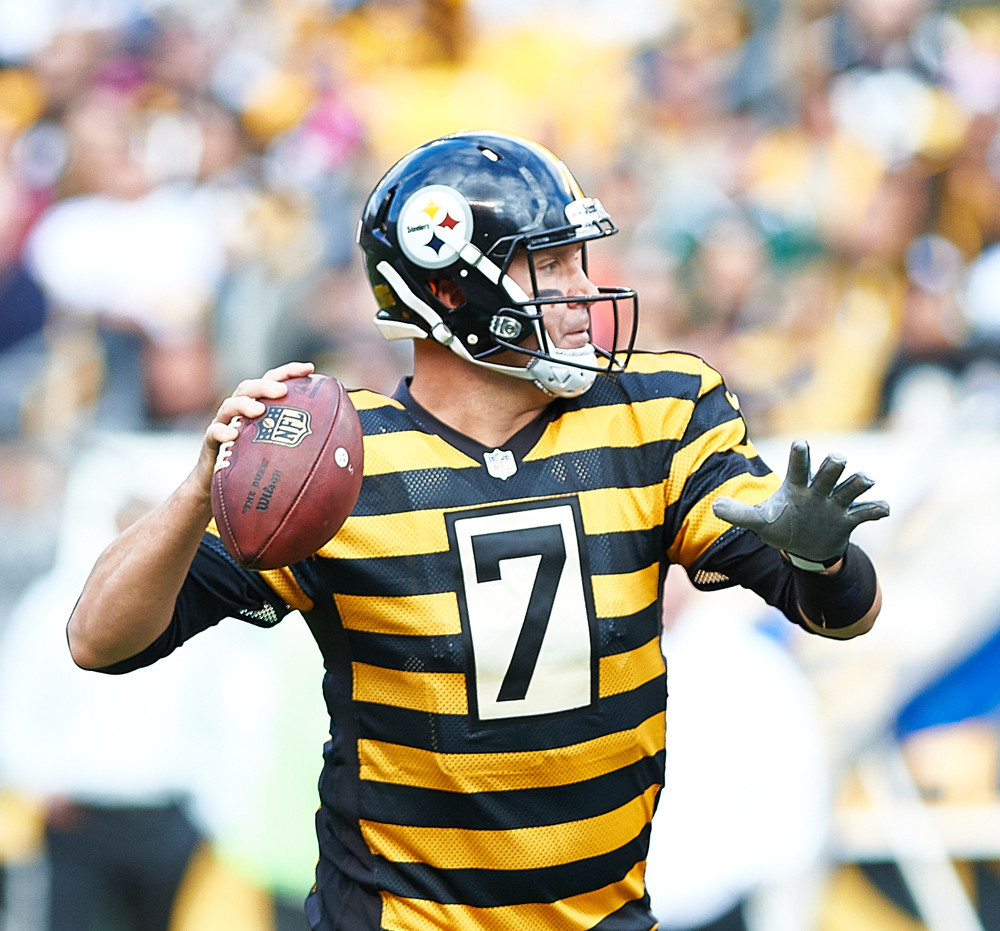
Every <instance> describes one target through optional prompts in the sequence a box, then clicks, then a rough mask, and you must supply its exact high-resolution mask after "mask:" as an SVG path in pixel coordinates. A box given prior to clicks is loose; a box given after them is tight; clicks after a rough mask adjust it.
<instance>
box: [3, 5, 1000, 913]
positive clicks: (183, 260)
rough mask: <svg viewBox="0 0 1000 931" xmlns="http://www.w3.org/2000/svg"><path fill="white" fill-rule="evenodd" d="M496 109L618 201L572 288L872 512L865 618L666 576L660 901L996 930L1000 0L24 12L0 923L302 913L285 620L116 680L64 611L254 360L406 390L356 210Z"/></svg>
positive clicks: (12, 321)
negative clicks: (624, 318)
mask: <svg viewBox="0 0 1000 931" xmlns="http://www.w3.org/2000/svg"><path fill="white" fill-rule="evenodd" d="M476 128H497V129H503V130H507V131H511V132H516V133H518V134H521V135H525V136H528V137H531V138H534V139H537V140H539V141H542V142H544V143H545V144H546V145H548V146H549V147H550V148H551V149H552V150H553V151H555V152H556V153H557V154H558V155H559V156H560V157H562V158H563V159H564V160H565V161H566V162H567V163H568V164H569V165H570V167H571V168H572V170H573V171H574V172H575V174H576V175H577V177H578V179H579V180H580V181H581V183H582V185H583V187H584V189H585V190H586V191H587V192H588V193H589V194H592V195H595V196H598V197H600V198H601V200H602V201H603V202H604V204H605V205H606V206H607V207H608V209H609V210H610V212H611V213H612V215H613V216H614V217H615V219H616V221H617V222H618V225H619V226H620V228H621V233H620V234H619V235H618V236H616V237H614V238H613V239H612V240H610V241H608V242H607V243H602V244H601V246H600V247H599V248H595V249H593V250H592V251H591V265H592V269H591V270H592V273H593V274H592V277H594V278H595V279H596V280H597V281H598V283H601V284H627V285H631V286H634V287H635V288H637V289H638V291H639V294H640V304H641V307H642V311H641V325H640V333H641V336H640V345H641V346H642V347H643V348H648V349H667V348H678V349H683V350H687V351H691V352H695V353H697V354H699V355H701V356H703V357H704V358H706V359H707V360H708V361H709V362H710V363H711V364H713V365H714V366H716V367H717V368H719V369H720V370H721V371H722V372H723V373H724V374H725V376H726V378H727V381H728V384H729V387H730V388H731V389H732V390H733V391H735V392H736V393H737V394H738V395H739V397H740V399H741V402H742V407H743V410H744V413H745V415H746V417H747V419H748V421H749V423H750V427H751V431H752V433H753V435H754V436H755V438H756V439H757V440H758V445H759V446H760V448H761V450H762V452H763V453H764V455H765V458H766V459H767V460H768V461H769V462H770V464H771V465H772V467H774V468H775V469H776V470H777V471H779V472H782V471H783V470H784V467H785V457H786V455H787V452H786V450H787V445H788V440H789V439H790V438H791V437H793V436H805V437H807V438H808V439H809V440H810V441H811V443H812V447H813V455H814V461H816V462H818V461H819V458H821V457H822V455H824V454H825V453H827V452H830V451H838V452H842V453H845V454H847V455H848V464H849V468H851V467H853V468H856V469H864V470H865V471H867V472H869V473H870V474H871V475H872V476H873V477H875V479H876V480H877V484H876V488H875V490H874V492H873V494H875V495H877V496H879V497H884V498H886V499H888V500H889V501H890V503H891V505H892V516H891V517H890V518H889V519H888V520H886V521H882V522H880V523H879V524H877V525H870V526H866V527H862V528H861V529H860V531H859V532H858V534H857V536H856V539H857V540H858V542H860V543H862V545H864V546H865V547H866V548H867V549H868V550H869V551H870V552H871V553H872V555H873V556H874V558H875V562H876V564H877V566H878V568H879V571H880V575H881V577H882V584H883V588H884V590H885V607H884V609H883V614H882V617H881V619H880V621H879V623H878V625H877V626H876V628H875V630H874V631H873V632H872V633H871V634H869V635H868V636H866V637H864V638H861V639H860V640H857V641H852V642H850V643H838V642H829V641H822V640H819V639H818V638H810V637H808V636H806V635H805V634H803V633H801V632H800V631H798V630H797V629H794V628H792V627H791V625H789V624H787V623H786V622H784V621H782V620H780V619H777V618H775V617H774V616H773V614H772V613H770V612H769V611H768V610H766V609H765V608H763V607H762V606H761V605H760V604H759V603H758V602H757V601H756V600H755V599H754V598H753V597H752V596H750V597H749V598H748V597H747V596H745V594H744V593H742V592H739V591H737V592H725V593H716V594H712V595H709V596H702V595H699V594H698V593H696V592H694V591H693V590H692V589H690V587H689V586H688V585H687V584H686V581H685V580H684V579H678V578H675V574H672V575H671V578H670V580H669V581H668V585H667V591H666V596H665V600H664V619H665V625H664V628H665V630H664V648H665V651H666V655H667V657H668V663H669V668H670V685H671V705H670V710H669V715H668V722H669V723H668V731H669V734H668V748H669V757H668V777H667V786H666V789H665V791H664V793H663V796H662V801H661V805H660V810H659V811H658V814H657V818H656V826H655V830H654V836H653V848H652V851H651V854H650V859H649V864H648V876H649V884H650V888H651V890H652V894H653V897H654V898H653V901H654V906H655V908H656V911H657V913H658V916H659V917H660V920H661V927H662V928H664V929H677V931H681V929H683V931H693V929H713V931H743V929H747V931H813V929H815V931H869V929H871V931H896V929H898V931H921V929H927V931H966V929H969V931H975V929H986V931H989V929H997V928H1000V873H998V869H997V863H998V861H1000V798H998V746H1000V741H998V734H1000V731H998V724H1000V719H998V715H997V710H998V707H1000V559H998V556H1000V544H998V540H997V538H998V533H997V528H998V527H1000V502H998V500H997V494H996V488H995V484H994V483H995V481H996V479H997V477H998V476H1000V473H998V469H997V458H998V452H1000V8H998V7H997V6H996V5H995V4H993V3H966V2H960V0H952V2H934V0H617V2H615V3H607V2H597V0H574V2H571V0H532V2H525V0H395V2H393V0H370V2H363V0H361V2H346V0H345V2H338V0H213V2H212V3H204V2H199V0H32V2H30V3H25V2H24V0H0V397H2V399H3V403H2V404H0V469H2V471H0V522H2V523H0V527H2V530H3V532H2V533H0V931H14V929H16V931H46V929H50V928H51V929H52V931H131V929H135V931H155V929H157V928H164V929H168V928H169V931H201V929H206V931H207V929H212V931H217V929H227V931H228V929H240V931H255V929H258V928H259V929H261V931H272V929H273V931H292V929H298V931H305V928H306V924H305V919H304V917H303V915H302V908H301V901H302V899H303V897H304V896H305V894H306V892H307V891H308V888H309V886H310V884H311V871H312V867H313V863H314V861H315V856H316V853H315V843H314V841H313V839H312V813H313V811H314V808H315V804H316V801H315V782H316V778H317V775H318V771H319V767H320V749H321V744H322V741H323V735H324V732H325V728H326V722H325V721H324V717H323V709H322V700H321V695H320V677H321V674H322V670H321V665H320V661H319V657H318V655H316V651H315V649H314V648H313V647H312V646H311V643H310V642H309V638H308V634H307V633H305V632H304V625H302V624H301V623H298V624H297V623H296V622H295V620H294V619H292V618H290V619H288V620H287V621H286V622H284V623H283V624H281V625H279V627H278V628H277V629H276V630H274V631H272V632H270V633H263V632H261V631H257V630H253V629H249V628H247V627H246V626H245V625H241V624H238V623H236V622H232V623H229V624H223V625H220V627H219V628H216V629H213V630H212V631H209V632H207V633H206V634H204V635H203V636H202V637H199V638H197V640H196V641H193V642H192V643H190V644H188V645H186V646H185V648H184V650H182V651H180V652H179V653H178V654H176V655H175V656H174V657H171V660H170V662H169V663H162V664H159V666H158V667H154V668H153V669H150V670H145V671H142V672H139V673H134V674H132V675H130V676H128V677H126V678H125V679H114V680H107V679H104V678H103V677H100V676H94V675H91V674H85V673H82V672H80V671H78V670H76V669H75V668H74V667H73V665H72V663H71V661H70V659H69V655H68V652H67V651H66V648H65V641H64V634H63V628H64V625H65V621H66V618H67V616H68V613H69V611H70V610H71V608H72V605H73V601H74V599H75V597H76V594H77V593H78V592H79V589H80V586H81V585H82V582H83V579H84V578H85V576H86V572H87V570H88V568H89V566H90V565H91V563H92V561H93V559H94V558H95V557H96V555H97V554H98V553H99V552H100V550H101V549H102V548H103V546H104V545H105V544H106V543H107V542H108V541H109V540H110V539H111V537H112V536H113V534H114V533H115V532H117V530H118V529H120V528H121V527H124V526H126V525H127V523H128V522H129V521H130V520H132V519H134V518H135V517H136V516H137V515H138V514H140V513H142V510H143V508H148V507H149V506H151V505H152V504H153V503H155V502H157V501H158V500H160V499H161V498H162V497H163V496H164V495H165V494H166V493H168V492H169V490H170V489H171V488H172V487H174V486H175V485H176V484H177V483H178V482H179V481H180V480H181V478H183V476H184V475H185V474H186V472H187V470H188V469H189V468H190V466H191V465H192V464H193V461H194V455H195V451H196V450H197V446H198V442H199V439H200V435H201V432H202V430H203V428H204V426H205V424H206V423H207V420H208V419H209V418H210V417H211V415H212V413H213V412H214V410H215V409H216V407H217V405H218V402H219V400H220V399H221V398H222V397H224V396H225V395H226V394H228V393H229V392H230V390H231V389H232V388H233V387H234V386H235V384H236V383H237V382H238V381H239V380H240V379H241V378H243V377H247V376H252V375H256V374H259V373H260V372H262V371H263V370H264V369H266V368H267V367H269V366H271V365H273V364H277V363H279V362H283V361H287V360H289V359H312V360H313V361H315V362H316V364H317V367H318V368H319V370H321V371H327V372H329V373H331V374H335V375H337V376H338V377H340V378H341V379H342V380H343V381H344V382H345V383H347V384H348V385H349V386H352V387H354V386H365V387H370V388H374V389H377V390H382V391H387V392H391V391H392V390H393V388H394V387H395V385H396V383H397V381H398V379H399V378H400V377H401V375H402V374H404V373H405V372H406V371H407V369H408V365H409V356H408V349H407V348H406V347H405V346H404V347H402V348H400V347H399V346H395V345H390V344H388V343H386V342H384V341H382V338H381V337H380V336H379V335H378V332H377V331H376V329H375V327H374V326H372V324H371V316H372V313H373V311H374V305H373V300H372V298H371V295H370V293H369V292H368V288H367V283H366V282H365V280H364V277H363V274H362V270H361V263H360V259H359V254H356V247H355V246H354V243H353V237H354V229H355V224H356V222H357V217H358V215H359V213H360V209H361V206H362V203H363V200H364V198H365V196H366V195H367V193H368V191H369V190H370V189H371V188H372V187H373V186H374V184H375V182H376V181H377V180H378V178H379V177H380V175H381V174H382V172H383V171H384V170H386V169H387V168H388V167H389V165H391V164H392V163H393V162H394V161H395V160H396V159H397V158H398V157H400V156H401V155H402V154H404V153H405V152H406V151H407V150H408V149H410V148H411V147H413V146H414V145H417V144H419V143H421V142H423V141H425V140H426V139H429V138H432V137H434V136H437V135H440V134H443V133H446V132H449V131H453V130H456V129H476ZM991 475H992V476H994V478H993V479H991V478H990V476H991Z"/></svg>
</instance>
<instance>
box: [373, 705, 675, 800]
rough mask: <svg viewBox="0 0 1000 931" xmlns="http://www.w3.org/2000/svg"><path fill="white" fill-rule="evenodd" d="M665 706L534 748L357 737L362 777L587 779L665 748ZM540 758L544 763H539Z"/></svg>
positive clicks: (411, 782) (518, 781)
mask: <svg viewBox="0 0 1000 931" xmlns="http://www.w3.org/2000/svg"><path fill="white" fill-rule="evenodd" d="M665 727H666V711H661V712H659V713H658V714H654V715H653V716H652V717H650V718H648V719H647V720H646V721H644V722H643V723H642V724H640V725H639V726H638V727H637V728H634V729H633V730H629V731H619V732H618V733H615V734H606V735H605V736H603V737H596V738H594V739H593V740H588V741H585V742H583V743H578V744H573V745H571V746H569V747H557V748H551V749H548V750H545V751H539V752H538V753H523V752H515V753H452V754H448V753H433V752H431V751H430V750H418V749H415V748H413V747H401V746H397V745H396V744H390V743H385V742H384V741H376V740H359V741H358V758H359V760H360V763H361V778H362V779H364V780H367V781H371V782H391V783H394V784H397V785H408V786H415V787H417V788H423V789H442V790H446V791H452V792H504V791H516V790H518V789H541V788H547V787H551V786H560V785H569V784H571V783H575V782H585V781H587V780H588V779H595V778H597V777H598V776H604V775H606V774H607V773H610V772H613V771H614V770H616V769H620V768H623V767H625V766H630V765H631V764H632V763H636V762H638V761H639V760H642V759H645V758H646V757H649V756H653V755H654V754H656V753H659V752H660V751H661V750H662V749H663V744H664V740H665ZM540 762H544V763H545V765H544V766H541V765H539V763H540Z"/></svg>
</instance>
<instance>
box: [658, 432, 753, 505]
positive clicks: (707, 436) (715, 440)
mask: <svg viewBox="0 0 1000 931" xmlns="http://www.w3.org/2000/svg"><path fill="white" fill-rule="evenodd" d="M745 432H746V427H745V425H744V423H743V421H742V420H740V419H738V418H737V419H734V420H729V421H726V422H725V423H721V424H719V425H718V426H717V427H714V428H713V429H711V430H706V431H705V432H704V433H702V434H701V435H700V436H698V437H697V439H695V440H693V441H692V442H690V443H688V445H687V446H684V447H683V448H681V449H679V450H677V452H676V453H675V454H674V458H673V461H672V462H671V463H670V474H669V475H668V476H667V488H669V489H670V490H671V496H670V502H668V503H672V502H673V501H676V500H677V498H678V497H679V496H680V493H681V491H683V488H684V481H685V480H686V479H687V478H688V476H690V475H693V474H694V473H695V472H697V471H698V469H700V468H701V467H702V465H704V463H705V460H706V459H708V458H709V457H710V456H713V455H715V454H717V453H718V452H719V450H722V449H733V450H734V451H737V452H739V453H740V454H741V455H744V456H745V455H747V454H748V453H749V454H752V455H756V451H755V450H753V449H751V448H748V447H746V446H745V445H744V444H743V442H742V441H743V436H744V433H745Z"/></svg>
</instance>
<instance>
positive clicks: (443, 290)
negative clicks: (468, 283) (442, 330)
mask: <svg viewBox="0 0 1000 931" xmlns="http://www.w3.org/2000/svg"><path fill="white" fill-rule="evenodd" d="M427 284H428V285H430V289H431V291H433V292H434V296H435V297H436V298H437V299H438V300H439V301H440V302H441V303H442V304H444V305H445V307H447V308H449V309H450V310H454V309H455V308H456V307H460V306H461V305H462V304H464V303H465V295H464V294H463V293H462V289H461V288H460V287H459V286H458V285H457V284H455V282H454V281H451V280H449V279H448V278H432V279H431V280H430V281H428V282H427Z"/></svg>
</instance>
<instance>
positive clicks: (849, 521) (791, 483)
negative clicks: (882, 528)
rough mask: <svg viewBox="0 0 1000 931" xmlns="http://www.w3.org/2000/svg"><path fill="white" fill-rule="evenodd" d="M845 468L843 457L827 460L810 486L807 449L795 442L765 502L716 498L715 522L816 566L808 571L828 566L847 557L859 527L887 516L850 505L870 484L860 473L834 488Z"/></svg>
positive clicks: (876, 505)
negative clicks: (748, 533) (777, 485)
mask: <svg viewBox="0 0 1000 931" xmlns="http://www.w3.org/2000/svg"><path fill="white" fill-rule="evenodd" d="M846 465H847V462H846V460H845V459H844V457H843V456H838V455H829V456H827V457H826V459H824V460H823V463H822V465H820V467H819V468H818V469H817V470H816V475H815V476H814V477H813V478H812V480H811V481H810V478H809V444H808V443H807V442H806V441H805V440H796V441H795V442H794V443H792V448H791V451H790V452H789V454H788V472H787V474H786V475H785V480H784V481H783V482H782V483H781V487H780V488H779V489H778V490H777V491H776V492H775V493H774V494H773V495H771V497H770V498H768V499H767V500H766V501H763V502H762V503H760V504H757V505H750V504H746V503H744V502H742V501H736V500H735V499H733V498H719V499H717V500H716V501H715V502H714V504H713V505H712V510H713V511H714V513H715V516H716V517H719V518H721V519H722V520H725V521H728V522H729V523H731V524H733V525H734V526H736V527H744V528H746V529H747V530H752V531H753V532H754V533H755V534H757V536H758V537H760V539H761V540H763V541H764V542H765V543H766V544H767V545H768V546H773V547H774V548H775V549H779V550H783V551H784V552H785V553H787V554H789V555H790V556H796V557H799V561H802V560H805V561H808V562H809V563H813V564H817V565H815V566H811V567H810V568H819V567H820V566H823V565H826V566H829V565H832V564H833V563H835V562H836V561H837V560H838V559H839V558H840V557H841V556H843V555H844V553H845V552H846V551H847V543H848V541H849V539H850V536H851V533H852V532H853V530H854V528H855V527H857V526H858V524H862V523H864V522H865V521H868V520H881V518H883V517H886V516H888V514H889V505H888V504H887V503H886V502H885V501H865V502H862V503H861V504H856V503H855V499H856V498H857V497H858V496H859V495H862V494H864V492H866V491H867V490H868V489H869V488H871V487H872V485H874V484H875V483H874V481H873V480H872V479H871V478H869V477H868V476H867V475H865V474H864V473H863V472H858V473H856V474H854V475H852V476H851V477H850V478H847V479H845V480H844V481H843V482H840V484H839V485H838V484H837V481H838V479H839V478H840V476H841V475H842V474H843V471H844V468H845V467H846ZM793 562H798V561H796V560H794V559H793Z"/></svg>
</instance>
